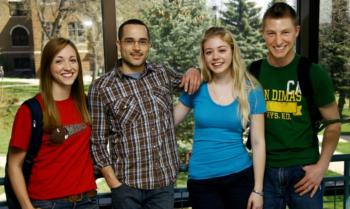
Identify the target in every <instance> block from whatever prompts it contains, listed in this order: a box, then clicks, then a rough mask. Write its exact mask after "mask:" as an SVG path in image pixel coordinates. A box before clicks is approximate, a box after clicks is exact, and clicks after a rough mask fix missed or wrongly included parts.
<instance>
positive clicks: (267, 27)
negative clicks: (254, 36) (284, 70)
mask: <svg viewBox="0 0 350 209" xmlns="http://www.w3.org/2000/svg"><path fill="white" fill-rule="evenodd" d="M299 30H300V28H299V26H297V25H295V24H294V22H293V20H292V19H291V18H290V17H283V18H267V19H266V20H265V21H264V28H263V38H264V40H265V43H266V46H267V48H268V50H269V62H270V64H271V65H274V66H275V65H277V67H280V66H281V65H282V66H285V65H287V64H289V63H290V62H291V61H292V60H293V58H294V54H295V52H294V46H295V42H296V39H297V37H298V35H299Z"/></svg>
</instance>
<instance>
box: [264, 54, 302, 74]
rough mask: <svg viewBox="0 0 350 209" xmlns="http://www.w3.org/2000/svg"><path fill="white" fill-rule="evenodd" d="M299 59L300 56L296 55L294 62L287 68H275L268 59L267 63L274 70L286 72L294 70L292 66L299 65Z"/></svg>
mask: <svg viewBox="0 0 350 209" xmlns="http://www.w3.org/2000/svg"><path fill="white" fill-rule="evenodd" d="M299 58H300V56H299V55H298V54H295V56H294V58H293V60H292V61H291V62H290V63H289V64H287V65H286V66H283V67H275V66H273V65H271V64H270V63H269V61H268V60H267V59H265V63H266V65H267V66H268V67H269V68H270V69H272V70H276V71H286V70H289V69H292V68H293V67H292V66H294V65H296V64H297V62H298V60H299Z"/></svg>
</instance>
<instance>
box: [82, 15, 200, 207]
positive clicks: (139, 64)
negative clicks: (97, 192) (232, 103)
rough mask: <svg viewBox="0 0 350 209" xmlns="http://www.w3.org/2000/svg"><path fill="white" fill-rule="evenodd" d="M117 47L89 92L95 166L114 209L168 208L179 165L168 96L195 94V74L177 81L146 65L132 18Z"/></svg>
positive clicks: (144, 39) (143, 43)
mask: <svg viewBox="0 0 350 209" xmlns="http://www.w3.org/2000/svg"><path fill="white" fill-rule="evenodd" d="M117 47H118V49H119V51H120V54H121V57H122V58H121V60H119V61H118V64H117V65H116V67H115V69H113V70H112V71H110V72H108V73H106V74H105V75H103V76H101V77H100V78H99V79H98V80H96V81H95V82H94V83H93V85H92V87H91V89H90V91H89V109H90V112H91V118H92V139H91V140H92V142H91V144H92V145H91V146H92V147H91V149H92V157H93V159H94V163H95V166H96V167H97V168H98V169H100V170H101V172H102V174H103V176H104V177H105V179H106V182H107V184H108V186H109V187H110V188H111V191H112V205H113V208H114V209H126V208H128V209H142V208H151V209H170V208H173V207H174V196H173V194H174V188H173V187H174V182H175V179H176V173H177V170H178V166H179V161H178V154H177V144H176V140H175V128H174V121H173V114H172V112H173V110H172V109H173V108H172V95H173V93H174V90H177V89H180V87H182V86H183V87H184V89H185V91H188V92H189V93H193V92H194V91H195V90H197V88H198V87H199V84H200V73H199V71H198V70H195V69H190V70H188V71H187V72H186V74H185V75H184V76H182V75H181V74H179V73H177V72H175V71H172V70H171V69H167V68H166V67H164V66H163V65H156V64H151V63H148V62H146V59H147V56H148V52H149V49H150V47H151V43H150V36H149V30H148V27H147V26H146V25H145V24H144V23H143V22H142V21H140V20H137V19H131V20H128V21H126V22H124V23H123V24H122V25H121V26H120V27H119V30H118V41H117ZM108 143H109V150H108V148H107V144H108Z"/></svg>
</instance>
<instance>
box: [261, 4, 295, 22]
mask: <svg viewBox="0 0 350 209" xmlns="http://www.w3.org/2000/svg"><path fill="white" fill-rule="evenodd" d="M283 17H290V18H291V19H292V21H293V23H294V25H298V17H297V13H296V12H295V10H294V9H293V8H292V7H291V6H289V5H288V4H286V3H284V2H277V3H274V4H273V5H272V6H271V7H270V8H268V9H267V10H266V12H265V14H264V16H263V21H262V28H264V27H265V21H266V19H267V18H273V19H279V18H283Z"/></svg>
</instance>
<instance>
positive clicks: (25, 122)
mask: <svg viewBox="0 0 350 209" xmlns="http://www.w3.org/2000/svg"><path fill="white" fill-rule="evenodd" d="M31 120H32V119H31V113H30V110H29V107H28V106H27V105H24V104H22V105H21V106H20V107H19V109H18V111H17V113H16V117H15V120H14V122H13V126H12V134H11V141H10V147H16V148H19V149H21V150H24V151H26V150H27V149H28V145H29V140H30V134H31V131H32V122H31Z"/></svg>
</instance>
